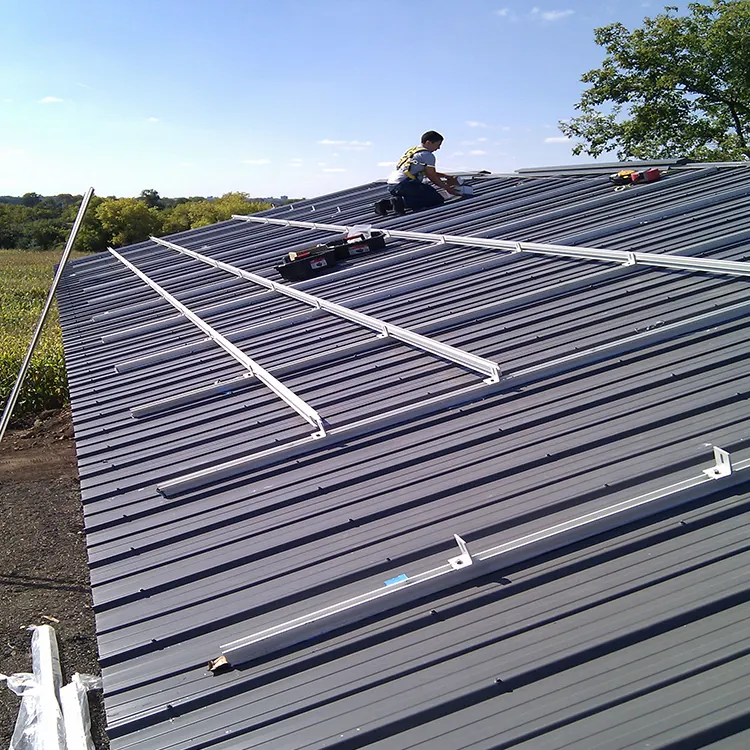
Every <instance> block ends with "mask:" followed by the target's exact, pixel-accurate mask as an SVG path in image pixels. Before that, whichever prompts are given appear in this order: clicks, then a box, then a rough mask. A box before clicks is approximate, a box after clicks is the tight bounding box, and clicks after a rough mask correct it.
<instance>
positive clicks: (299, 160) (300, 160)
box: [290, 157, 302, 163]
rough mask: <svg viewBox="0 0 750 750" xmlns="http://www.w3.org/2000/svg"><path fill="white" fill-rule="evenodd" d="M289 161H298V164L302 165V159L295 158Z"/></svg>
mask: <svg viewBox="0 0 750 750" xmlns="http://www.w3.org/2000/svg"><path fill="white" fill-rule="evenodd" d="M290 161H298V162H300V163H302V159H300V158H299V157H295V158H294V159H290Z"/></svg>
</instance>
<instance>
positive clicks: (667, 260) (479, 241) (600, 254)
mask: <svg viewBox="0 0 750 750" xmlns="http://www.w3.org/2000/svg"><path fill="white" fill-rule="evenodd" d="M232 218H233V219H241V220H242V221H247V222H256V223H264V224H277V225H279V226H289V227H300V228H305V229H319V230H325V231H329V232H348V231H349V230H350V227H345V226H341V225H339V224H320V223H317V222H310V221H295V220H287V219H271V218H267V217H263V216H232ZM378 231H381V232H383V233H384V234H385V235H386V236H387V237H395V238H397V239H404V240H416V241H418V242H439V243H445V244H451V245H464V246H468V247H486V248H488V249H492V250H508V251H509V252H515V253H518V252H524V253H532V254H537V255H554V256H561V257H567V258H583V259H586V260H601V261H606V262H611V263H622V264H623V265H629V266H630V265H642V266H654V267H657V268H675V269H679V270H683V271H702V272H704V273H719V274H728V275H730V276H750V263H744V262H740V261H731V260H711V259H707V258H688V257H683V256H680V255H667V254H661V253H635V252H629V251H627V250H603V249H601V248H594V247H576V246H573V245H554V244H546V243H540V242H514V241H512V240H497V239H490V238H488V237H464V236H462V235H455V234H435V233H432V232H407V231H402V230H397V229H379V230H378Z"/></svg>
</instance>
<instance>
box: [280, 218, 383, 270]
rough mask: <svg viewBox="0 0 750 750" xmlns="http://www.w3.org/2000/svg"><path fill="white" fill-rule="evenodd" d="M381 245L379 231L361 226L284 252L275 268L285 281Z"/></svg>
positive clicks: (380, 248)
mask: <svg viewBox="0 0 750 750" xmlns="http://www.w3.org/2000/svg"><path fill="white" fill-rule="evenodd" d="M384 247H385V235H384V234H383V232H377V231H375V232H371V231H369V230H365V231H363V232H361V233H358V234H352V235H349V236H346V237H340V238H338V239H336V240H332V241H331V242H327V243H325V244H323V245H313V246H312V247H309V248H305V249H304V250H297V251H294V252H290V253H287V254H286V255H285V256H284V258H283V259H282V261H281V263H280V264H279V265H278V266H276V270H277V271H278V272H279V274H280V275H281V276H282V278H284V279H286V280H287V281H300V280H302V279H307V278H309V277H310V276H314V275H315V274H317V273H321V272H323V271H326V270H328V269H329V268H333V267H334V266H335V265H336V264H337V263H338V261H339V260H345V259H347V258H354V257H356V256H357V255H363V254H364V253H369V252H371V251H372V250H382V249H383V248H384Z"/></svg>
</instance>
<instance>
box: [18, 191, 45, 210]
mask: <svg viewBox="0 0 750 750" xmlns="http://www.w3.org/2000/svg"><path fill="white" fill-rule="evenodd" d="M41 202H42V196H41V195H39V193H24V194H23V195H22V196H21V205H23V206H26V208H34V206H36V205H37V203H41Z"/></svg>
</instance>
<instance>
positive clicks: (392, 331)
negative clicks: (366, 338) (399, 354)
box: [151, 237, 500, 383]
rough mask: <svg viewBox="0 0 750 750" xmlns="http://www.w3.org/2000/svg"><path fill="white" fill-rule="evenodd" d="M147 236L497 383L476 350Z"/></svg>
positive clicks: (494, 366) (493, 369) (492, 366)
mask: <svg viewBox="0 0 750 750" xmlns="http://www.w3.org/2000/svg"><path fill="white" fill-rule="evenodd" d="M151 240H152V241H153V242H156V243H157V244H159V245H162V246H163V247H168V248H170V249H172V250H176V251H177V252H178V253H182V254H184V255H187V256H189V257H191V258H195V260H199V261H201V263H206V264H207V265H209V266H212V267H214V268H218V269H220V270H222V271H226V272H227V273H231V274H234V275H235V276H238V277H239V278H241V279H245V280H246V281H251V282H252V283H254V284H257V285H258V286H262V287H263V288H265V289H270V290H272V291H274V292H278V293H279V294H283V295H284V296H286V297H291V298H292V299H295V300H298V301H299V302H304V303H305V304H307V305H310V306H311V307H314V308H317V309H319V310H325V311H326V312H329V313H331V314H333V315H336V316H338V317H340V318H344V319H345V320H348V321H350V322H352V323H356V324H358V325H361V326H364V327H365V328H369V329H371V330H373V331H377V332H378V333H379V334H380V335H381V336H389V337H390V338H393V339H397V340H398V341H402V342H403V343H405V344H409V345H411V346H413V347H415V348H417V349H421V350H423V351H426V352H429V353H430V354H434V355H435V356H438V357H441V358H442V359H446V360H448V361H450V362H456V363H457V364H459V365H463V366H464V367H467V368H469V369H470V370H475V371H477V372H480V373H482V374H483V375H486V376H487V379H486V381H485V382H487V383H497V382H499V380H500V366H499V365H498V363H497V362H493V361H492V360H489V359H486V358H484V357H480V356H478V355H476V354H471V353H470V352H467V351H465V350H463V349H459V348H458V347H455V346H451V345H450V344H443V343H442V342H440V341H437V340H435V339H431V338H429V337H428V336H423V335H422V334H419V333H415V332H414V331H410V330H409V329H408V328H402V327H401V326H397V325H393V324H392V323H386V322H385V321H383V320H380V319H379V318H375V317H373V316H372V315H367V314H366V313H361V312H357V311H356V310H351V309H350V308H348V307H344V306H343V305H339V304H336V303H335V302H330V301H328V300H326V299H324V298H323V297H318V296H316V295H314V294H309V293H308V292H303V291H302V290H300V289H295V288H294V287H291V286H287V285H286V284H278V283H277V282H275V281H272V280H271V279H267V278H265V277H263V276H258V275H257V274H254V273H250V271H245V270H243V269H242V268H238V267H237V266H233V265H231V264H229V263H224V262H223V261H220V260H216V259H214V258H209V257H208V256H207V255H202V254H201V253H197V252H195V250H188V249H187V248H185V247H182V246H180V245H176V244H175V243H174V242H169V241H167V240H162V239H159V238H158V237H151Z"/></svg>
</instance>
